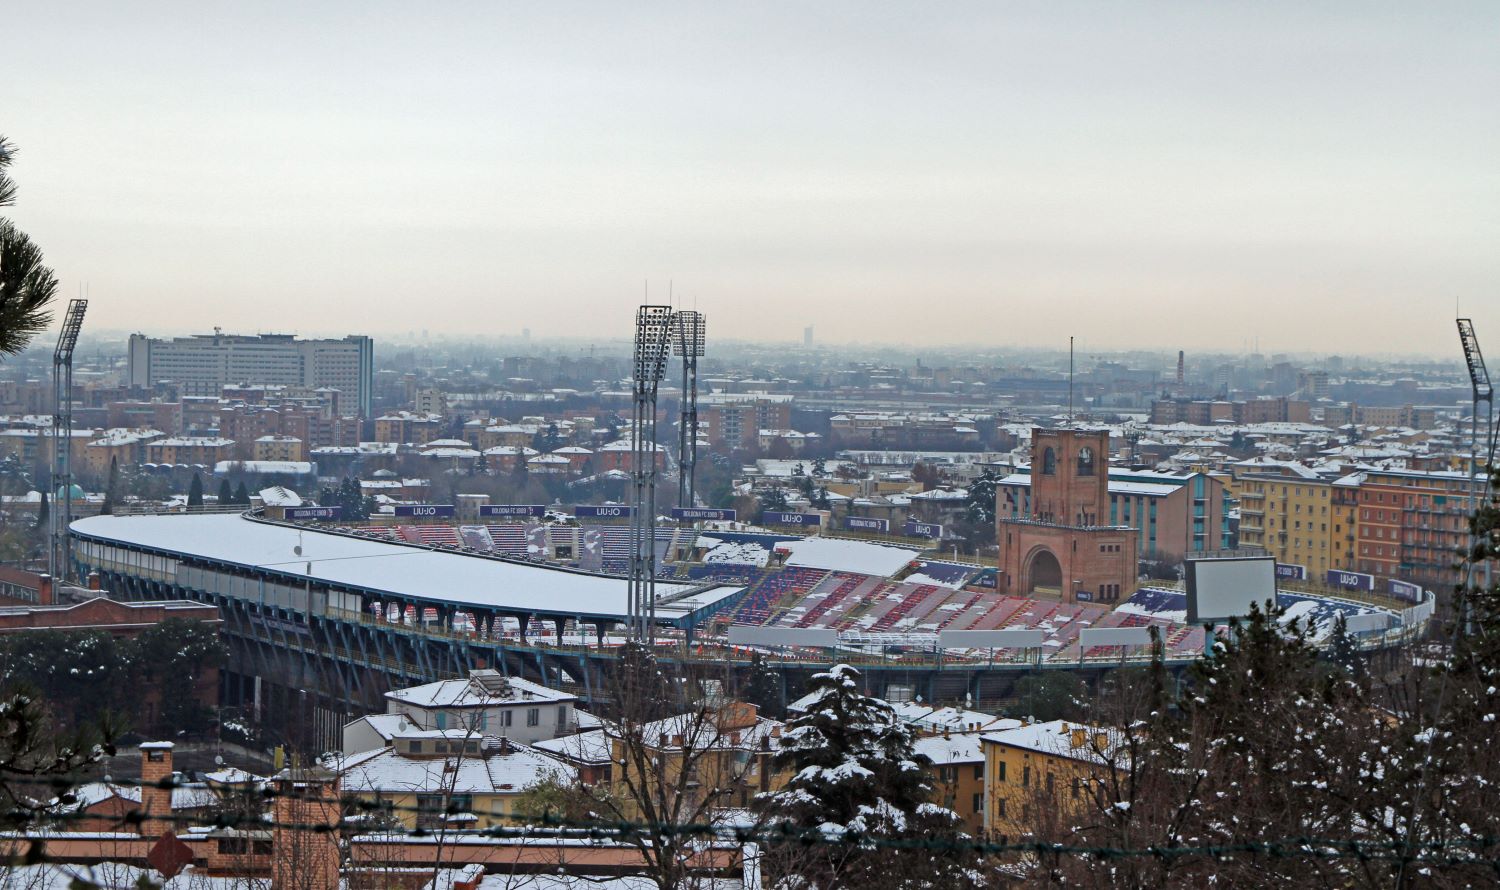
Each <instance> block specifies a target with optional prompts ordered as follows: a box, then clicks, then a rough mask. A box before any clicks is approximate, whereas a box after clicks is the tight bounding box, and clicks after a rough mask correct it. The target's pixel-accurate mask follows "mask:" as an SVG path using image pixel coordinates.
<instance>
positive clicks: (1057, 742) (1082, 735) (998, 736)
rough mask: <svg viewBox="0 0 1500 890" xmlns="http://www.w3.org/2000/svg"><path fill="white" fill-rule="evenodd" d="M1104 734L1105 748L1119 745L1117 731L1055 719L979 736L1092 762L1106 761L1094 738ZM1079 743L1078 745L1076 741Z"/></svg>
mask: <svg viewBox="0 0 1500 890" xmlns="http://www.w3.org/2000/svg"><path fill="white" fill-rule="evenodd" d="M1099 736H1103V741H1104V750H1105V753H1106V754H1107V753H1108V752H1109V750H1110V748H1111V747H1113V746H1115V745H1118V744H1119V739H1118V733H1116V732H1113V731H1111V730H1107V729H1103V728H1100V727H1094V726H1086V725H1083V724H1078V723H1069V722H1068V721H1066V720H1052V721H1049V722H1047V723H1033V724H1031V725H1030V726H1020V727H1017V728H1015V729H1006V730H1001V731H1000V732H987V733H985V734H984V735H982V736H980V738H981V739H982V740H984V741H985V742H990V743H993V744H999V745H1006V746H1008V747H1011V748H1020V749H1022V750H1025V751H1035V752H1037V753H1039V754H1049V755H1051V756H1053V757H1068V758H1072V759H1073V760H1082V761H1085V762H1089V763H1098V764H1103V763H1104V762H1105V760H1104V758H1103V757H1101V756H1100V754H1099V752H1098V751H1096V750H1095V747H1096V746H1095V741H1096V739H1097V738H1098V737H1099ZM1075 743H1078V744H1075Z"/></svg>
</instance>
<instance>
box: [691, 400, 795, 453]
mask: <svg viewBox="0 0 1500 890" xmlns="http://www.w3.org/2000/svg"><path fill="white" fill-rule="evenodd" d="M792 400H793V397H792V396H790V395H786V394H783V393H765V392H747V393H708V394H706V395H700V396H699V397H698V417H699V422H700V424H701V425H702V426H703V427H704V428H706V429H707V431H708V442H709V445H710V446H711V447H714V448H729V449H741V448H743V449H751V448H754V447H755V446H756V443H757V439H758V437H759V436H760V431H761V430H784V429H790V428H791V426H792Z"/></svg>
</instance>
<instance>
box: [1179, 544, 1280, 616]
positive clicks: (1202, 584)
mask: <svg viewBox="0 0 1500 890" xmlns="http://www.w3.org/2000/svg"><path fill="white" fill-rule="evenodd" d="M1183 567H1184V569H1185V572H1184V574H1185V576H1186V577H1185V578H1184V582H1185V583H1184V587H1185V588H1186V591H1187V619H1188V624H1197V623H1199V622H1201V621H1219V620H1222V619H1225V618H1233V617H1238V616H1244V615H1248V614H1249V613H1250V606H1251V605H1252V604H1255V605H1262V604H1264V603H1266V602H1267V601H1271V602H1274V601H1275V600H1276V560H1274V559H1272V558H1271V557H1269V556H1251V557H1243V556H1237V557H1217V558H1207V559H1189V560H1186V561H1184V563H1183Z"/></svg>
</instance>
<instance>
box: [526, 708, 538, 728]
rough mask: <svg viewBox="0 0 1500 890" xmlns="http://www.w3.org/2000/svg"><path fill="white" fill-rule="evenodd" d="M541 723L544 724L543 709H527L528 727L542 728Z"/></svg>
mask: <svg viewBox="0 0 1500 890" xmlns="http://www.w3.org/2000/svg"><path fill="white" fill-rule="evenodd" d="M541 723H542V709H541V708H527V709H526V725H527V726H540V725H541Z"/></svg>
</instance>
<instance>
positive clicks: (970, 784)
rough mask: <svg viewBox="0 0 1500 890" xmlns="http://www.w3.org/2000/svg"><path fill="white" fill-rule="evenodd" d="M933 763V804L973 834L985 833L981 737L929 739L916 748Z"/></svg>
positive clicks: (919, 741) (959, 736)
mask: <svg viewBox="0 0 1500 890" xmlns="http://www.w3.org/2000/svg"><path fill="white" fill-rule="evenodd" d="M913 747H914V748H916V751H917V753H918V754H925V755H927V759H928V760H931V761H932V766H930V767H928V771H929V772H930V773H931V775H932V786H933V803H936V804H941V805H942V806H945V807H947V808H948V809H950V810H952V811H953V812H955V813H957V814H958V817H959V818H960V819H962V820H963V822H964V830H965V831H967V832H969V833H970V834H975V835H977V834H979V833H981V832H982V831H984V752H983V751H982V750H981V745H980V742H979V734H978V733H963V734H959V735H946V736H942V735H935V736H926V737H923V738H919V739H917V740H916V742H915V744H914V745H913Z"/></svg>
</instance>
